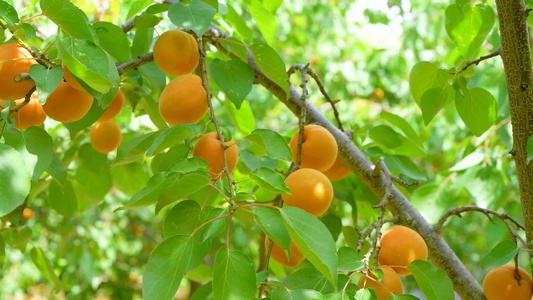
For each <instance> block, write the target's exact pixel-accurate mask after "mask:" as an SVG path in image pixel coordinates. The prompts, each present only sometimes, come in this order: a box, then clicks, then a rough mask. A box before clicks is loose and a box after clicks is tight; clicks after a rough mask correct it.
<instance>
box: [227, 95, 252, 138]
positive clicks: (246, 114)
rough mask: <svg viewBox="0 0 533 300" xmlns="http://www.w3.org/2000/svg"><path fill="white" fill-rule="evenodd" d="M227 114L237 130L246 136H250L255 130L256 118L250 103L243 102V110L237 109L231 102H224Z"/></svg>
mask: <svg viewBox="0 0 533 300" xmlns="http://www.w3.org/2000/svg"><path fill="white" fill-rule="evenodd" d="M224 106H225V107H226V112H227V113H228V115H229V117H230V118H231V121H232V122H233V124H234V125H235V127H237V129H238V130H239V131H240V132H241V133H242V134H244V135H248V134H250V133H251V132H252V130H254V129H255V117H254V112H253V111H252V108H251V107H250V105H249V104H248V102H243V103H242V104H241V108H240V109H239V110H238V111H237V108H236V107H235V105H234V104H232V103H231V101H229V100H226V101H224Z"/></svg>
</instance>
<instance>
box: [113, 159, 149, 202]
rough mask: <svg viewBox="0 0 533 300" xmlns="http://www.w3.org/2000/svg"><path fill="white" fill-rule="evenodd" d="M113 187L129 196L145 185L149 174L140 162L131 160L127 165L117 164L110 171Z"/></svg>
mask: <svg viewBox="0 0 533 300" xmlns="http://www.w3.org/2000/svg"><path fill="white" fill-rule="evenodd" d="M109 172H110V173H111V177H112V178H113V184H114V185H115V187H116V188H117V189H118V190H120V191H121V192H123V193H124V194H125V195H126V196H128V197H131V196H133V195H134V194H135V193H136V192H138V191H140V190H141V189H142V188H144V187H145V186H146V183H147V182H148V180H150V175H149V174H148V172H146V169H145V168H144V167H143V165H142V164H140V163H137V162H133V163H131V164H127V165H119V166H116V167H114V168H112V169H111V170H110V171H109Z"/></svg>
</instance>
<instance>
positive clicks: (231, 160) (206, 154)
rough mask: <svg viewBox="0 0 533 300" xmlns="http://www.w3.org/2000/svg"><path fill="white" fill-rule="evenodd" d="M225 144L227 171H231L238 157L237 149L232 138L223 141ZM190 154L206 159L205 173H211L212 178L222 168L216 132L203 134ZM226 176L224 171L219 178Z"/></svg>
mask: <svg viewBox="0 0 533 300" xmlns="http://www.w3.org/2000/svg"><path fill="white" fill-rule="evenodd" d="M224 144H225V145H226V146H230V145H231V146H230V147H229V148H226V150H225V152H226V162H227V163H228V169H229V172H230V173H232V172H233V170H235V167H236V166H237V160H238V159H239V150H238V149H237V145H235V143H234V142H233V140H231V141H229V142H224ZM192 155H193V156H195V157H199V158H201V159H203V160H206V161H207V167H208V168H209V170H208V171H207V173H209V174H210V175H211V178H212V179H215V178H217V177H218V175H219V174H220V172H222V169H224V159H223V156H222V145H220V140H219V139H218V136H217V133H216V132H209V133H206V134H204V136H202V137H201V138H200V139H199V140H198V141H197V142H196V145H194V148H193V150H192ZM224 177H226V172H224V174H222V176H221V178H224Z"/></svg>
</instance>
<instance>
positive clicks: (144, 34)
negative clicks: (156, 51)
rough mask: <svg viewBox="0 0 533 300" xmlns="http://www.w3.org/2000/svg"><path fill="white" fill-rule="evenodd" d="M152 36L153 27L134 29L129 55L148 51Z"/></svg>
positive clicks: (137, 55) (134, 55) (133, 55)
mask: <svg viewBox="0 0 533 300" xmlns="http://www.w3.org/2000/svg"><path fill="white" fill-rule="evenodd" d="M153 37H154V28H144V29H137V30H135V36H134V37H133V42H132V44H131V57H139V56H143V55H145V54H146V53H148V52H149V51H150V48H151V47H152V40H153Z"/></svg>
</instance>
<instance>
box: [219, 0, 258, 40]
mask: <svg viewBox="0 0 533 300" xmlns="http://www.w3.org/2000/svg"><path fill="white" fill-rule="evenodd" d="M226 5H227V7H228V13H227V14H226V15H225V16H224V20H225V21H227V22H228V23H229V24H230V25H231V27H232V28H234V29H235V31H236V32H237V33H238V34H239V35H240V36H241V37H242V38H243V39H245V40H246V41H248V42H251V41H252V40H253V34H252V30H251V29H250V27H248V25H247V24H246V22H245V21H244V20H243V18H242V17H241V16H240V15H239V14H238V13H237V12H236V11H235V9H233V7H232V6H231V5H229V3H226Z"/></svg>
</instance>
